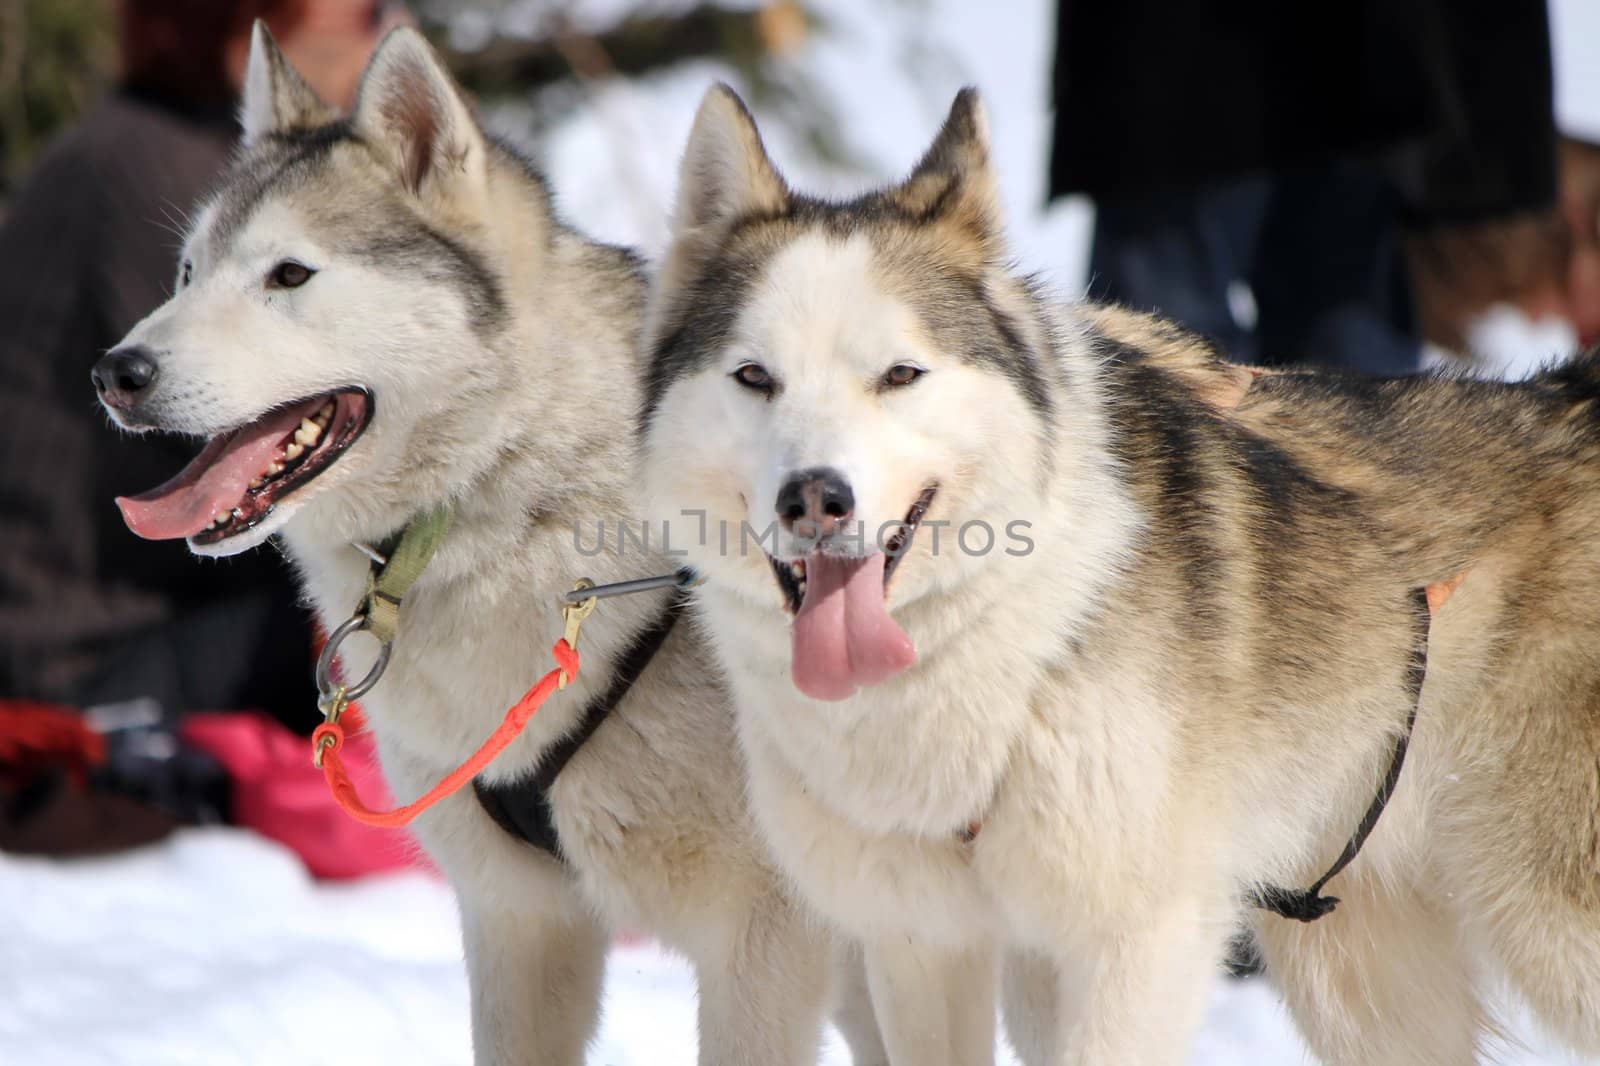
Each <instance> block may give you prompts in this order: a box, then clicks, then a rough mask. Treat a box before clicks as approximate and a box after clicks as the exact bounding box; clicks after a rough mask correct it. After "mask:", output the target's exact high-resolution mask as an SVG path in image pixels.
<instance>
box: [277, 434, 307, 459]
mask: <svg viewBox="0 0 1600 1066" xmlns="http://www.w3.org/2000/svg"><path fill="white" fill-rule="evenodd" d="M295 436H296V437H297V438H298V437H299V434H298V433H296V434H295ZM305 450H306V449H305V445H303V444H301V443H300V441H299V440H298V439H297V440H294V441H292V442H291V443H290V444H289V446H288V447H287V448H285V449H284V450H283V457H284V458H285V459H298V458H300V453H302V452H304V451H305Z"/></svg>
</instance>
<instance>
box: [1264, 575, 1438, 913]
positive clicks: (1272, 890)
mask: <svg viewBox="0 0 1600 1066" xmlns="http://www.w3.org/2000/svg"><path fill="white" fill-rule="evenodd" d="M1412 605H1413V607H1414V609H1415V610H1416V616H1417V623H1416V624H1417V634H1416V642H1415V644H1414V645H1413V646H1412V651H1411V662H1410V664H1409V665H1408V666H1407V667H1406V691H1407V693H1408V694H1409V695H1410V697H1411V710H1410V711H1409V712H1408V713H1407V714H1406V728H1405V731H1404V732H1402V733H1401V734H1400V735H1399V736H1398V737H1395V740H1394V753H1393V754H1392V755H1390V756H1389V772H1388V773H1386V774H1385V775H1384V777H1383V784H1381V785H1379V786H1378V794H1377V795H1376V796H1374V797H1372V806H1370V807H1368V808H1367V813H1366V814H1364V815H1363V816H1362V818H1361V824H1360V825H1358V826H1356V831H1355V835H1354V836H1352V837H1351V838H1350V842H1349V843H1348V844H1346V845H1345V846H1344V851H1342V852H1340V854H1339V858H1338V859H1337V860H1336V861H1335V862H1334V864H1333V865H1332V866H1331V867H1329V869H1328V872H1327V873H1325V874H1323V875H1322V876H1321V877H1319V878H1317V880H1316V882H1315V883H1314V884H1312V886H1311V887H1310V888H1306V889H1300V890H1294V889H1287V888H1278V887H1276V886H1273V885H1267V886H1265V887H1263V888H1260V889H1257V890H1256V892H1255V893H1254V895H1253V896H1252V897H1251V900H1250V902H1251V903H1252V904H1254V905H1255V906H1257V907H1260V908H1262V909H1264V910H1269V911H1273V912H1275V913H1277V914H1281V915H1283V916H1284V917H1285V918H1293V919H1295V920H1297V921H1301V922H1314V921H1316V920H1317V919H1318V918H1321V917H1322V916H1323V915H1325V914H1328V913H1330V912H1331V911H1332V910H1333V908H1334V907H1336V906H1338V904H1339V897H1338V896H1324V895H1322V887H1323V886H1324V885H1326V884H1327V883H1328V882H1329V881H1331V880H1333V879H1334V877H1336V876H1338V874H1339V872H1340V871H1341V870H1343V869H1344V868H1345V867H1346V866H1349V865H1350V862H1351V860H1352V859H1354V858H1355V857H1356V854H1357V853H1358V852H1359V851H1360V850H1361V845H1363V844H1365V843H1366V842H1367V837H1369V836H1371V835H1372V830H1373V828H1374V827H1375V826H1376V825H1377V824H1378V818H1379V817H1380V816H1381V815H1382V814H1383V809H1384V807H1386V806H1388V804H1389V797H1390V796H1392V795H1394V788H1395V786H1396V785H1397V784H1399V783H1400V770H1401V768H1402V767H1403V766H1405V762H1406V748H1408V747H1409V746H1410V745H1411V730H1412V729H1413V728H1414V727H1415V726H1416V724H1417V708H1418V705H1419V704H1420V703H1421V701H1422V680H1423V678H1424V677H1425V676H1426V674H1427V669H1428V633H1429V631H1430V630H1431V628H1432V624H1433V616H1432V613H1431V612H1430V611H1429V609H1428V590H1427V589H1425V588H1419V589H1417V590H1415V591H1414V592H1413V593H1412Z"/></svg>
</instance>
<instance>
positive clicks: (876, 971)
mask: <svg viewBox="0 0 1600 1066" xmlns="http://www.w3.org/2000/svg"><path fill="white" fill-rule="evenodd" d="M863 951H864V954H865V958H866V970H867V985H868V987H869V988H870V989H871V991H872V1006H873V1011H874V1012H875V1014H876V1015H877V1018H878V1024H879V1025H880V1026H881V1028H882V1031H883V1042H884V1045H885V1046H886V1047H887V1048H888V1049H889V1061H890V1062H891V1063H894V1064H895V1066H943V1064H949V1066H982V1064H984V1063H992V1062H993V1061H994V1036H995V1028H994V1012H995V991H996V987H995V986H996V985H997V984H998V977H999V975H998V973H997V969H998V964H997V959H996V953H995V951H994V950H993V949H991V948H989V947H986V946H985V947H977V948H971V949H968V950H965V951H961V950H955V949H950V948H942V947H935V946H932V945H929V944H926V943H921V942H913V941H909V940H906V939H904V938H895V937H885V938H880V939H875V940H873V941H872V942H870V943H869V944H867V945H866V946H865V947H864V949H863Z"/></svg>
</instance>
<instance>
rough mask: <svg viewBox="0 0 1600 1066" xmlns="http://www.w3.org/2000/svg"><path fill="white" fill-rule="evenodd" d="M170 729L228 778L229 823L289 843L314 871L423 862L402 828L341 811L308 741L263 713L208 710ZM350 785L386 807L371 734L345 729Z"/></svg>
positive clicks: (363, 870)
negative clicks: (175, 729)
mask: <svg viewBox="0 0 1600 1066" xmlns="http://www.w3.org/2000/svg"><path fill="white" fill-rule="evenodd" d="M178 734H179V736H180V737H181V738H182V739H183V741H184V742H185V743H187V744H192V745H193V746H194V747H196V748H199V749H200V750H202V751H204V752H206V753H207V754H209V755H211V756H212V757H213V758H215V759H216V760H217V761H219V762H221V763H222V764H223V766H224V767H226V768H227V770H228V773H229V775H230V776H231V777H232V778H233V821H234V822H235V823H236V824H238V825H241V826H243V827H245V828H247V829H253V830H255V831H256V832H258V833H260V834H261V835H262V836H265V837H270V838H271V839H273V840H276V841H278V842H279V843H280V844H284V845H286V846H287V847H289V848H291V849H293V850H294V851H295V852H296V853H297V854H298V855H299V856H300V857H301V859H303V860H304V861H305V864H306V867H307V868H308V869H309V870H310V871H311V872H312V873H313V874H315V875H316V876H317V877H328V878H347V877H359V876H361V875H363V874H370V873H377V872H380V871H383V870H395V869H402V868H407V867H427V865H428V864H427V861H426V860H425V859H424V858H423V857H422V853H421V851H420V849H419V848H418V847H417V845H416V843H415V842H414V841H413V840H412V839H411V835H410V834H409V833H407V832H406V831H405V830H403V829H374V828H372V827H370V826H365V825H362V824H361V823H359V822H356V821H354V820H353V819H351V818H349V817H347V816H346V815H345V813H344V812H343V811H341V810H340V809H339V808H338V806H337V805H336V804H335V803H334V802H333V797H332V796H330V795H329V794H328V787H327V785H326V784H325V783H324V782H323V780H322V774H321V773H320V772H319V771H318V770H317V769H316V768H315V767H314V766H312V765H311V741H310V740H309V739H308V738H306V737H301V736H296V735H295V734H294V733H291V732H290V731H289V730H287V729H285V728H284V727H283V726H282V725H280V724H279V723H278V722H276V721H274V720H273V719H271V718H268V717H267V716H266V715H263V714H255V713H250V712H229V711H214V712H205V713H199V714H190V715H186V716H184V719H183V721H182V723H181V724H180V725H179V728H178ZM342 754H343V755H344V762H345V767H346V769H348V770H349V772H350V776H351V777H352V778H353V779H354V780H355V783H356V787H357V788H358V789H360V791H361V794H362V795H363V796H366V797H368V798H369V799H370V800H371V802H373V803H375V804H377V803H382V804H385V805H387V804H388V803H389V802H390V797H389V789H388V786H387V785H386V784H385V783H384V780H383V775H382V773H381V772H380V771H379V769H378V759H377V752H376V750H375V748H374V745H373V743H372V737H371V734H369V733H366V732H355V733H352V734H351V735H350V737H349V739H348V740H347V741H346V743H345V746H344V749H343V753H342Z"/></svg>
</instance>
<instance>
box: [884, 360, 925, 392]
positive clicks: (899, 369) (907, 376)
mask: <svg viewBox="0 0 1600 1066" xmlns="http://www.w3.org/2000/svg"><path fill="white" fill-rule="evenodd" d="M926 373H927V371H926V370H923V369H922V368H921V367H920V366H917V365H915V364H913V363H896V364H895V365H894V366H891V367H890V368H889V369H888V370H886V371H884V374H883V384H884V385H885V386H886V387H887V388H891V389H898V388H902V387H904V386H906V385H909V384H911V383H912V382H913V381H915V380H917V379H918V378H920V377H921V376H922V375H923V374H926Z"/></svg>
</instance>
